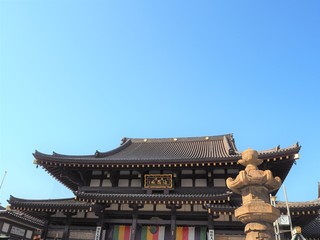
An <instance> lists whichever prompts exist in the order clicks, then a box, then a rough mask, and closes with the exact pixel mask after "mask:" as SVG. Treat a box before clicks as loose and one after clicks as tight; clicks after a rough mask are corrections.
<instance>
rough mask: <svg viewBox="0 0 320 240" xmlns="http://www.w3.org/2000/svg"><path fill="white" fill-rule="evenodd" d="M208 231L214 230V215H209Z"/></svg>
mask: <svg viewBox="0 0 320 240" xmlns="http://www.w3.org/2000/svg"><path fill="white" fill-rule="evenodd" d="M208 229H214V226H213V217H212V214H210V213H209V214H208Z"/></svg>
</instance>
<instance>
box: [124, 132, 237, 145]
mask: <svg viewBox="0 0 320 240" xmlns="http://www.w3.org/2000/svg"><path fill="white" fill-rule="evenodd" d="M223 138H228V139H230V140H231V139H233V134H232V133H229V134H222V135H207V136H198V137H171V138H124V139H130V140H131V141H132V142H133V143H141V142H146V143H148V142H172V141H183V142H184V141H186V142H187V141H206V140H222V139H223Z"/></svg>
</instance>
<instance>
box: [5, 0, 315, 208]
mask: <svg viewBox="0 0 320 240" xmlns="http://www.w3.org/2000/svg"><path fill="white" fill-rule="evenodd" d="M319 11H320V2H319V1H316V0H315V1H307V2H306V1H197V2H195V1H166V0H163V1H121V0H119V1H97V0H95V1H82V0H78V1H59V0H55V1H51V0H48V1H36V0H33V1H32V0H30V1H27V0H21V1H18V0H0V114H1V115H0V117H1V118H0V121H1V122H0V124H1V125H0V134H1V136H0V137H1V138H0V141H1V142H0V174H1V175H0V176H1V178H2V176H3V174H4V172H5V171H7V176H6V178H5V180H4V184H3V186H2V189H1V190H0V202H1V204H2V205H4V206H5V205H6V204H7V202H6V200H7V199H8V198H9V196H10V194H11V195H13V196H15V197H20V198H27V199H30V198H31V199H46V198H60V197H72V196H73V195H72V193H71V192H70V191H68V190H66V189H65V187H64V186H62V185H61V184H60V183H59V182H57V181H56V180H54V179H53V178H52V177H51V176H50V175H49V174H47V173H46V172H45V171H44V170H43V169H41V168H38V169H37V168H36V166H35V165H34V164H32V161H33V156H32V153H33V152H34V150H35V149H37V150H39V151H41V152H44V153H52V151H55V152H58V153H63V154H80V155H81V154H93V153H94V152H95V151H96V150H99V151H108V150H111V149H113V148H115V147H117V146H119V144H120V140H121V138H123V137H125V136H126V137H136V138H140V137H141V138H145V137H147V138H151V137H194V136H208V135H220V134H226V133H233V134H234V137H235V140H236V144H237V147H238V149H239V150H241V151H242V150H245V149H246V148H248V147H251V148H254V149H257V150H264V149H270V148H273V147H275V146H277V145H281V147H288V146H290V145H292V144H294V143H296V142H297V141H298V142H299V143H300V144H301V145H302V149H301V151H300V155H301V158H300V160H298V162H297V165H294V166H293V168H292V170H291V172H290V174H289V175H288V177H287V179H286V181H285V183H284V184H285V186H286V188H287V193H288V198H289V200H291V201H307V200H313V199H316V198H317V196H318V193H317V186H318V181H320V179H319V178H320V177H319V168H320V163H319V162H320V152H319V150H318V149H319V141H318V139H319V135H320V126H319V123H320V109H319V104H320V97H319V90H320V86H319V85H320V83H319V79H320V48H319V44H320V31H319V22H320V15H319ZM278 198H279V199H280V200H283V199H284V197H283V194H282V190H281V191H280V192H279V196H278Z"/></svg>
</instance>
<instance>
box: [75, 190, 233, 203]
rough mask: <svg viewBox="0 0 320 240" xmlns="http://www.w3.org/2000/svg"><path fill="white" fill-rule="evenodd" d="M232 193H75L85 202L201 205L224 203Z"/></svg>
mask: <svg viewBox="0 0 320 240" xmlns="http://www.w3.org/2000/svg"><path fill="white" fill-rule="evenodd" d="M231 194H232V193H231V192H227V193H224V194H212V193H211V194H210V193H184V194H183V193H168V194H162V193H159V194H155V193H152V194H151V193H150V194H148V193H144V194H129V193H127V194H124V193H86V192H79V191H77V192H75V195H76V196H77V198H78V199H81V200H84V201H86V200H87V201H95V202H96V201H97V202H100V201H103V202H109V203H110V202H117V203H120V202H127V201H128V202H134V201H138V202H144V203H145V202H150V201H151V202H152V201H156V202H159V201H160V202H163V203H168V202H177V201H179V202H182V201H183V202H187V201H189V202H193V203H194V202H199V203H200V204H202V203H204V202H212V203H213V202H214V203H216V202H220V201H221V202H224V201H226V200H228V198H229V197H230V196H231Z"/></svg>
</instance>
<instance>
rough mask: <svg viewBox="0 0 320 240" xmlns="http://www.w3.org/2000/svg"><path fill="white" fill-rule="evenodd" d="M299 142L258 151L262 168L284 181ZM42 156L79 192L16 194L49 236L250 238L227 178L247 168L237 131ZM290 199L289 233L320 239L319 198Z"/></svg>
mask: <svg viewBox="0 0 320 240" xmlns="http://www.w3.org/2000/svg"><path fill="white" fill-rule="evenodd" d="M299 150H300V146H299V145H298V144H294V145H292V146H289V147H286V148H280V147H279V146H278V147H275V148H272V149H269V150H263V151H258V157H259V159H261V160H263V162H262V164H261V165H260V166H259V168H260V169H261V170H270V171H271V172H272V174H273V176H278V177H280V179H281V180H282V181H284V180H285V178H286V176H287V175H288V173H289V171H290V169H291V167H292V165H293V164H294V163H295V161H296V160H297V159H298V158H299ZM34 157H35V160H34V163H35V164H36V165H38V166H40V167H42V168H43V169H45V171H47V172H48V173H49V175H51V176H52V177H53V178H55V179H56V180H57V181H59V182H60V183H62V184H63V185H64V186H65V187H67V188H69V189H70V190H71V191H73V193H74V197H73V198H68V199H51V200H36V199H22V198H18V197H15V196H11V197H10V199H9V201H8V202H9V204H10V208H11V210H12V211H20V212H22V213H26V214H28V215H30V216H33V217H35V218H37V219H39V220H41V221H43V222H44V224H43V225H41V226H39V228H40V229H41V230H42V236H41V237H42V239H47V240H58V239H61V240H76V239H77V240H79V239H83V240H89V239H95V240H107V239H108V240H109V239H110V240H115V239H120V240H129V239H130V240H144V239H163V240H164V239H165V240H169V239H170V240H180V239H181V240H186V239H188V240H193V239H195V240H205V239H214V240H236V239H237V240H238V239H239V240H241V239H245V234H244V224H243V223H241V222H240V221H239V220H238V219H237V218H236V217H235V215H234V211H235V209H236V208H238V207H239V206H241V204H242V199H241V196H240V195H239V194H237V193H234V192H231V191H230V190H229V189H228V188H227V186H226V179H227V178H229V177H231V178H235V177H236V176H237V175H238V173H239V171H240V170H243V169H244V167H243V166H242V165H240V164H239V163H238V160H239V159H240V158H241V152H239V151H238V150H237V148H236V145H235V141H234V138H233V135H232V134H226V135H221V136H206V137H190V138H159V139H158V138H157V139H155V138H153V139H136V138H124V139H122V143H121V145H120V146H119V147H118V148H116V149H113V150H111V151H108V152H99V151H96V152H95V153H94V154H92V155H83V156H71V155H63V154H58V153H55V152H53V154H44V153H41V152H38V151H36V152H35V153H34ZM276 193H277V190H275V191H274V192H272V193H271V194H272V195H276ZM289 205H290V208H289V209H290V216H291V217H290V218H288V212H287V209H288V207H287V205H286V204H285V203H284V202H276V207H277V208H278V209H279V210H280V212H281V217H280V219H279V222H280V224H279V226H280V231H282V230H284V231H282V232H281V236H282V237H283V238H282V239H290V236H289V235H290V234H289V233H288V231H285V230H288V229H289V225H288V221H291V222H292V225H293V226H300V227H301V229H302V234H304V236H305V237H306V238H307V239H320V230H316V231H315V232H313V231H314V230H313V229H314V227H313V225H312V224H313V222H317V221H318V222H319V209H320V201H319V199H318V200H315V201H310V202H303V203H302V202H300V203H289ZM287 218H288V219H287ZM280 220H281V221H282V222H281V221H280ZM0 228H3V226H1V225H0ZM308 228H309V230H308ZM304 229H307V230H308V231H309V232H304ZM2 232H3V231H2ZM7 233H10V229H9V228H8V229H7ZM308 234H310V236H308ZM29 236H30V234H29ZM308 237H310V238H308ZM12 239H14V238H12ZM19 239H30V238H28V237H27V236H23V237H21V236H20V238H19Z"/></svg>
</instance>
